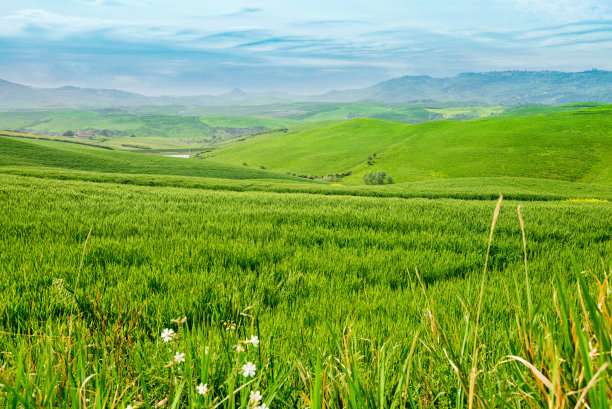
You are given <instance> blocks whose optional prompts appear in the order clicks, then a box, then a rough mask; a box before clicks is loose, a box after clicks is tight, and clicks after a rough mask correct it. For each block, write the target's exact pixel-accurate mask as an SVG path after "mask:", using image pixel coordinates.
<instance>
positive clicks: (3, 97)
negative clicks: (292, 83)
mask: <svg viewBox="0 0 612 409" xmlns="http://www.w3.org/2000/svg"><path fill="white" fill-rule="evenodd" d="M291 100H293V99H291V98H289V99H288V97H287V96H286V95H283V96H282V97H281V96H278V97H277V96H274V94H251V93H246V92H244V91H242V90H240V89H238V88H236V89H234V90H232V91H231V92H228V93H226V94H221V95H198V96H187V97H167V96H160V97H147V96H144V95H140V94H135V93H131V92H125V91H119V90H116V89H93V88H79V87H70V86H69V87H60V88H34V87H28V86H25V85H20V84H15V83H12V82H8V81H4V80H0V107H2V108H49V107H62V108H67V107H74V108H77V107H93V108H109V107H134V106H145V105H195V106H212V105H259V104H271V103H275V102H287V101H291Z"/></svg>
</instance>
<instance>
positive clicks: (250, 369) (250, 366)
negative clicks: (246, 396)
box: [242, 362, 257, 378]
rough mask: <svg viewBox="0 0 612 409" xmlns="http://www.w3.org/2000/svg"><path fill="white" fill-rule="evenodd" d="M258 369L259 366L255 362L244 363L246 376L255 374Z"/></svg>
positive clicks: (243, 370)
mask: <svg viewBox="0 0 612 409" xmlns="http://www.w3.org/2000/svg"><path fill="white" fill-rule="evenodd" d="M256 370H257V368H256V367H255V364H254V363H253V362H247V363H246V364H244V365H242V375H243V376H244V377H246V378H248V377H250V376H255V371H256Z"/></svg>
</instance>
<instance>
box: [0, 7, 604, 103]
mask: <svg viewBox="0 0 612 409" xmlns="http://www.w3.org/2000/svg"><path fill="white" fill-rule="evenodd" d="M599 3H601V2H598V1H592V0H584V1H577V0H532V1H527V0H494V1H484V0H474V1H470V2H464V3H463V4H446V2H443V1H440V0H433V1H431V2H428V3H427V4H425V5H423V4H421V3H420V2H414V1H408V2H406V1H399V0H390V1H385V2H383V3H380V4H371V3H370V2H365V1H351V2H348V1H345V0H340V1H336V2H334V3H333V4H328V3H327V2H324V1H321V0H313V1H310V2H308V4H306V5H304V3H303V2H297V1H280V0H257V1H250V2H245V1H231V2H225V3H224V4H223V5H215V4H202V3H201V2H198V1H195V0H182V1H168V0H146V1H135V0H90V1H86V0H66V1H62V2H56V3H54V4H48V2H45V1H42V0H23V1H20V2H16V3H14V4H0V12H1V13H2V14H1V15H2V17H0V55H2V58H1V59H0V78H2V79H5V80H8V81H11V82H17V83H21V84H26V85H31V86H35V87H50V88H55V87H61V86H66V85H73V86H79V87H87V88H107V89H111V88H112V89H121V90H125V91H130V92H136V93H139V94H144V95H201V94H220V93H225V92H228V91H230V90H232V89H233V88H240V89H242V90H245V91H247V92H269V91H276V92H288V93H295V94H304V95H312V94H318V93H324V92H326V91H329V90H332V89H349V88H363V87H367V86H371V85H374V84H376V83H378V82H380V81H384V80H387V79H390V78H395V77H400V76H404V75H429V76H432V77H449V76H454V75H456V74H459V73H463V72H488V71H504V70H525V69H526V70H529V71H540V70H549V71H572V72H574V71H585V70H589V69H591V68H597V69H601V70H610V69H612V5H602V4H599Z"/></svg>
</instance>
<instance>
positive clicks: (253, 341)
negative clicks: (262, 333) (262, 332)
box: [245, 335, 259, 347]
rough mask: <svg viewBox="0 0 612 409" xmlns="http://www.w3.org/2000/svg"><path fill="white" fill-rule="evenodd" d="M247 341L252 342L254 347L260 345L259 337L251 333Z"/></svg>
mask: <svg viewBox="0 0 612 409" xmlns="http://www.w3.org/2000/svg"><path fill="white" fill-rule="evenodd" d="M245 342H247V343H249V344H252V345H253V346H254V347H257V346H258V345H259V338H258V337H257V336H256V335H251V339H249V340H247V341H245Z"/></svg>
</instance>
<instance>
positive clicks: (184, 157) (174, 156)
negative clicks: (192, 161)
mask: <svg viewBox="0 0 612 409" xmlns="http://www.w3.org/2000/svg"><path fill="white" fill-rule="evenodd" d="M162 156H167V157H169V158H183V159H189V156H190V155H162Z"/></svg>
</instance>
